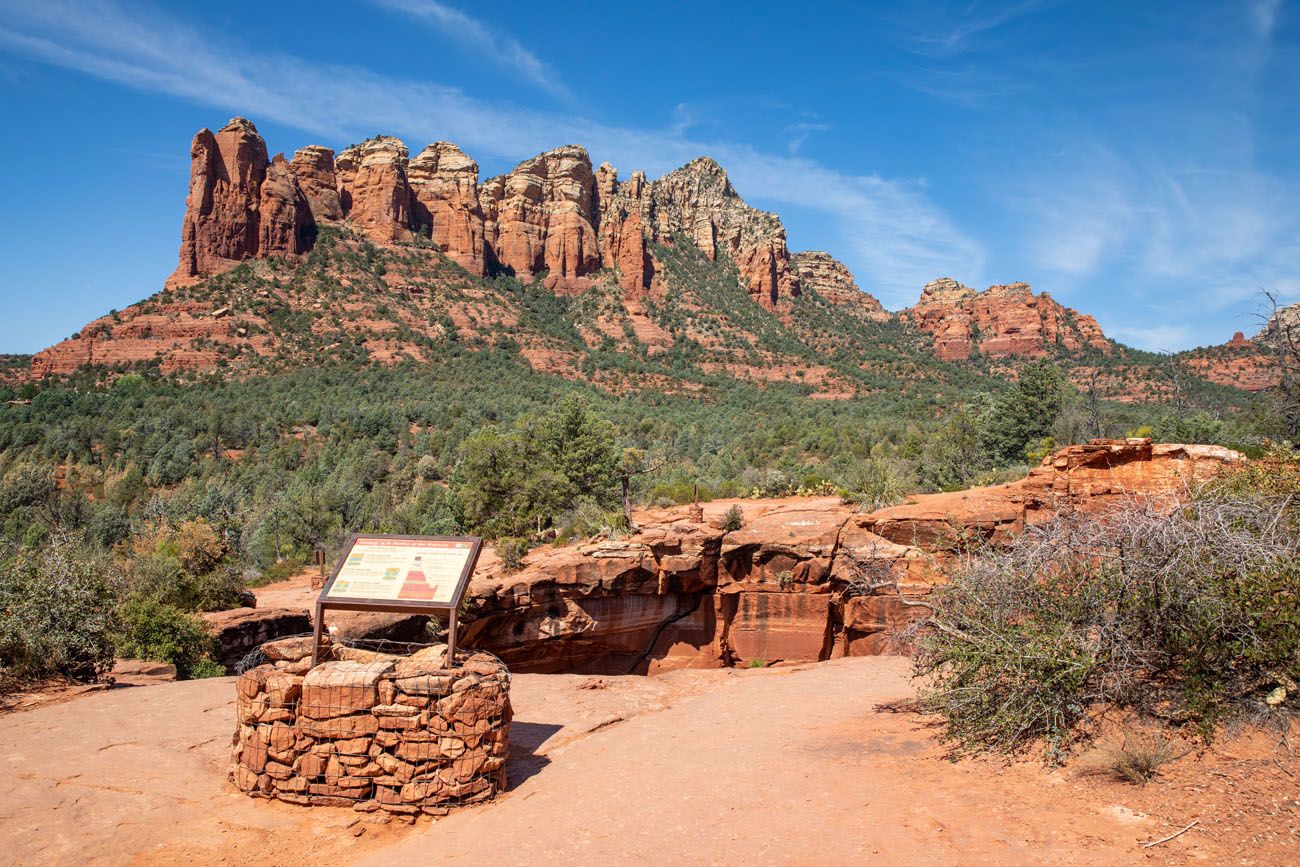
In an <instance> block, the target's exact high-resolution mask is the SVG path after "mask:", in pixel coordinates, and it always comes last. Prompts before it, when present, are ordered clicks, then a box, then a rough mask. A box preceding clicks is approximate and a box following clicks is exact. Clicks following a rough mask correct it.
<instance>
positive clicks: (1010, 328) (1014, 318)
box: [901, 277, 1111, 361]
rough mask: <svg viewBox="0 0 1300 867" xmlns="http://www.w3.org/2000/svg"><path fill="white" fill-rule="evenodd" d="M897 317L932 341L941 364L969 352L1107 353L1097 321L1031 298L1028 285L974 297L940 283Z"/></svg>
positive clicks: (1045, 298)
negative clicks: (1084, 351)
mask: <svg viewBox="0 0 1300 867" xmlns="http://www.w3.org/2000/svg"><path fill="white" fill-rule="evenodd" d="M901 315H902V317H903V318H905V319H908V320H910V321H911V322H913V323H914V324H915V325H916V326H917V327H918V328H920V329H921V330H922V331H926V332H928V333H929V334H931V335H933V336H934V348H935V353H936V354H937V355H938V356H939V357H940V358H941V359H943V360H944V361H961V360H964V359H967V358H970V357H971V354H972V352H978V353H980V354H981V355H986V356H989V357H992V358H1006V357H1009V356H1025V357H1031V358H1034V357H1039V356H1043V355H1046V354H1048V353H1049V352H1050V351H1051V350H1052V349H1053V348H1061V349H1066V350H1070V351H1078V350H1081V349H1085V348H1091V349H1095V350H1098V351H1100V352H1106V353H1109V352H1110V351H1111V344H1110V342H1109V341H1108V340H1107V339H1106V336H1105V335H1104V334H1103V333H1102V331H1101V326H1099V325H1098V324H1097V320H1096V319H1094V318H1092V317H1091V316H1088V315H1086V314H1083V313H1079V312H1078V311H1076V310H1072V309H1070V308H1068V307H1063V306H1061V305H1060V304H1059V303H1057V302H1056V301H1055V300H1054V299H1053V298H1052V297H1051V296H1050V295H1048V294H1047V293H1046V292H1042V293H1040V294H1037V295H1035V294H1034V293H1033V291H1032V290H1031V289H1030V287H1029V284H1027V283H1009V284H1007V285H1002V286H990V287H989V288H988V289H986V290H984V291H983V292H976V291H975V290H974V289H972V288H970V287H969V286H964V285H962V284H961V283H958V282H957V281H956V280H953V279H952V278H951V277H943V278H940V279H938V280H934V281H932V282H930V283H927V284H926V285H925V288H924V289H922V290H921V297H920V300H918V301H917V303H916V306H914V307H911V308H909V309H907V310H904V311H902V313H901Z"/></svg>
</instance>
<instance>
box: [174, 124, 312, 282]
mask: <svg viewBox="0 0 1300 867" xmlns="http://www.w3.org/2000/svg"><path fill="white" fill-rule="evenodd" d="M264 197H265V200H264ZM311 222H312V216H311V212H310V211H309V209H308V203H307V200H306V198H305V197H304V196H303V194H302V191H301V190H300V189H299V188H298V182H297V179H296V178H295V177H294V174H293V172H292V171H291V170H290V169H289V166H288V164H287V163H286V162H284V157H283V156H281V157H279V158H278V163H277V164H276V165H274V166H273V165H271V163H270V161H269V160H268V159H267V157H266V143H265V142H264V141H262V137H261V136H260V135H258V134H257V127H255V126H253V124H252V123H251V122H249V121H247V120H245V119H244V118H242V117H237V118H234V119H233V120H231V121H230V123H228V124H226V125H225V126H224V127H222V128H221V131H220V132H218V133H216V134H215V135H214V134H213V133H212V132H210V131H209V130H206V129H204V130H199V133H198V135H196V136H195V137H194V142H193V144H192V145H191V147H190V193H189V196H188V198H187V199H186V200H185V220H184V223H183V224H182V228H181V252H180V263H179V265H178V266H177V268H176V272H175V273H174V274H172V276H171V278H170V279H169V280H168V284H169V285H181V284H184V283H187V282H191V281H193V280H194V279H196V278H201V277H206V276H208V275H210V274H216V273H220V272H221V271H224V270H226V269H228V268H231V267H234V266H235V265H237V264H239V263H240V262H242V261H244V260H245V259H251V258H267V257H270V256H294V255H297V254H299V253H302V252H304V251H305V245H306V234H307V233H306V231H305V229H306V227H307V226H309V225H310V224H311Z"/></svg>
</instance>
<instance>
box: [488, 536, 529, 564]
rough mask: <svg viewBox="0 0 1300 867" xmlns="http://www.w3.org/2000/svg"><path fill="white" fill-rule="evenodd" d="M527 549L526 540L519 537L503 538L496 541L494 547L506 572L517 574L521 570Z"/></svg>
mask: <svg viewBox="0 0 1300 867" xmlns="http://www.w3.org/2000/svg"><path fill="white" fill-rule="evenodd" d="M528 549H529V544H528V540H527V539H524V538H521V537H519V536H505V537H503V538H500V539H497V541H496V545H495V550H496V552H497V556H498V557H500V558H501V565H502V566H504V567H505V569H506V571H507V572H518V571H519V570H520V569H522V568H523V565H524V557H526V556H527V555H528Z"/></svg>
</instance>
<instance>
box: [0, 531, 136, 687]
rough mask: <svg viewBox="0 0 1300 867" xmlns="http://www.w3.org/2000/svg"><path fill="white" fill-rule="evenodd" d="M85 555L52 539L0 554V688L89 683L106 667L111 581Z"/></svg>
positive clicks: (71, 543) (63, 538)
mask: <svg viewBox="0 0 1300 867" xmlns="http://www.w3.org/2000/svg"><path fill="white" fill-rule="evenodd" d="M86 551H87V548H86V547H85V545H84V543H83V542H82V540H81V539H79V538H77V537H75V536H70V535H66V534H64V533H55V534H53V535H52V536H51V537H50V539H49V540H48V541H47V542H45V543H43V544H42V545H40V546H39V547H37V548H24V549H22V550H18V551H14V550H9V551H6V552H2V553H0V557H2V558H3V560H2V561H0V688H4V689H8V688H11V687H13V686H14V685H16V684H17V683H21V682H22V681H25V680H31V679H34V678H40V677H49V676H51V675H64V676H66V677H71V678H73V679H75V680H93V679H95V678H96V677H98V676H99V675H100V674H101V673H103V672H104V671H105V670H107V669H108V668H109V667H110V666H111V665H112V663H113V643H112V634H113V632H114V629H115V626H116V622H115V619H114V616H113V615H114V589H115V588H114V580H113V577H112V572H111V567H110V565H109V564H108V563H107V562H105V561H103V560H101V559H98V558H91V557H88V556H87V555H86Z"/></svg>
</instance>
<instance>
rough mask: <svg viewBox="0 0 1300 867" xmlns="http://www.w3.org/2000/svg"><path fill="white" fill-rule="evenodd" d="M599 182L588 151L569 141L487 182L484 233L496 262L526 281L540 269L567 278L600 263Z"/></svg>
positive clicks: (481, 198) (482, 192) (483, 189)
mask: <svg viewBox="0 0 1300 867" xmlns="http://www.w3.org/2000/svg"><path fill="white" fill-rule="evenodd" d="M595 183H596V181H595V175H594V174H593V173H592V170H591V158H590V157H589V156H587V152H586V150H584V149H583V148H581V147H578V146H577V145H568V146H566V147H562V148H556V149H555V150H552V151H547V152H546V153H544V154H541V155H539V156H536V157H533V158H532V159H531V160H526V161H525V162H522V163H520V164H519V165H518V166H516V167H515V168H514V170H513V171H511V172H510V173H509V174H506V175H501V176H500V177H496V178H493V179H491V180H490V181H488V182H486V183H485V184H483V186H482V187H480V189H479V202H480V203H481V205H482V207H483V218H484V237H485V239H486V241H487V246H488V249H489V250H490V251H491V254H492V256H493V258H494V259H495V260H496V262H497V263H499V264H500V265H501V267H503V268H505V269H506V270H507V271H509V272H510V273H512V274H515V275H516V276H518V277H521V278H523V279H525V280H527V279H529V278H531V277H532V276H534V275H535V274H538V273H540V272H541V271H547V272H549V273H550V276H552V277H554V278H559V279H568V278H573V277H581V276H583V275H585V274H590V273H592V272H593V271H595V270H597V269H598V268H600V265H601V254H600V250H599V245H598V244H597V241H596V227H595V225H594V224H593V221H594V220H595V219H596V218H595V216H594V210H593V207H592V204H593V201H594V197H595Z"/></svg>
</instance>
